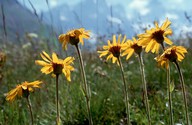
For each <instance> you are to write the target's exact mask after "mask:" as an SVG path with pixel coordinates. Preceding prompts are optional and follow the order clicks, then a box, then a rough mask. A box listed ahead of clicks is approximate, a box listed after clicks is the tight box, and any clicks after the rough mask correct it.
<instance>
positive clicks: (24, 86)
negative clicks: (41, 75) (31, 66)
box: [6, 81, 42, 102]
mask: <svg viewBox="0 0 192 125" xmlns="http://www.w3.org/2000/svg"><path fill="white" fill-rule="evenodd" d="M41 83H42V81H34V82H27V81H25V82H23V83H21V84H19V85H17V86H16V88H14V89H12V90H11V91H10V92H9V93H8V94H7V97H6V100H7V101H9V102H12V101H14V100H15V98H16V96H19V97H21V96H24V97H28V96H29V92H33V91H34V88H40V86H39V85H40V84H41Z"/></svg>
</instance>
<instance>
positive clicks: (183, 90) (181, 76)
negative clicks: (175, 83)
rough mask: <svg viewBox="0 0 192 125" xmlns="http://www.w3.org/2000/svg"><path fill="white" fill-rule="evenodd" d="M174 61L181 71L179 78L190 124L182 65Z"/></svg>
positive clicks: (187, 119)
mask: <svg viewBox="0 0 192 125" xmlns="http://www.w3.org/2000/svg"><path fill="white" fill-rule="evenodd" d="M174 63H175V65H176V67H177V70H178V73H179V79H180V82H181V87H182V92H183V100H184V106H185V119H186V122H187V125H189V114H188V106H187V97H186V90H185V83H184V79H183V74H182V73H181V70H180V67H179V64H178V63H177V61H175V62H174Z"/></svg>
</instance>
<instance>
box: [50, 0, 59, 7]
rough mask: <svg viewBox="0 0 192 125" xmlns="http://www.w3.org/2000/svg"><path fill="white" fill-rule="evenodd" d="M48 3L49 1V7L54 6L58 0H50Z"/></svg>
mask: <svg viewBox="0 0 192 125" xmlns="http://www.w3.org/2000/svg"><path fill="white" fill-rule="evenodd" d="M49 3H50V6H51V7H55V6H57V4H58V1H57V0H51V1H50V2H49Z"/></svg>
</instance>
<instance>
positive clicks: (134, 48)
mask: <svg viewBox="0 0 192 125" xmlns="http://www.w3.org/2000/svg"><path fill="white" fill-rule="evenodd" d="M122 50H125V51H124V52H123V54H122V56H125V55H127V57H126V60H128V59H129V58H130V57H131V56H132V55H133V53H134V52H135V53H136V54H138V55H140V53H141V51H142V46H139V45H138V40H136V39H135V37H133V41H132V40H127V41H126V42H125V44H124V45H123V47H122Z"/></svg>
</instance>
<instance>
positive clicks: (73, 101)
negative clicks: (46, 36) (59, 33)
mask: <svg viewBox="0 0 192 125" xmlns="http://www.w3.org/2000/svg"><path fill="white" fill-rule="evenodd" d="M33 42H34V41H33ZM85 44H86V43H85ZM51 46H52V47H51ZM69 46H70V45H69ZM42 50H45V51H46V52H47V53H49V54H51V53H52V52H53V51H56V52H57V54H58V55H59V57H60V58H64V57H66V56H69V53H70V56H74V57H75V58H76V60H75V64H74V67H75V71H74V72H72V74H71V82H67V80H66V78H65V77H64V75H61V76H60V79H59V86H60V87H59V100H60V111H61V120H62V123H64V124H66V125H67V124H69V125H78V124H88V119H87V112H86V107H85V105H86V104H85V103H86V102H85V98H84V95H83V93H82V89H81V87H80V85H82V84H80V82H81V74H80V70H79V63H78V60H77V56H76V54H75V52H76V51H75V50H74V48H72V49H70V50H68V51H67V52H66V51H62V50H61V46H60V44H59V42H55V43H54V42H49V43H48V42H46V40H43V39H40V40H36V41H35V44H32V42H28V41H22V42H20V43H18V44H13V43H8V42H7V43H6V45H3V46H1V51H2V52H4V53H6V63H5V64H4V65H3V66H2V67H1V69H0V70H1V73H2V74H3V78H2V80H1V81H0V125H21V124H22V125H27V124H29V122H30V114H29V112H28V108H27V102H26V100H25V99H16V100H15V101H14V102H12V103H8V102H7V101H6V100H5V97H6V93H7V92H8V91H10V90H11V89H12V88H14V87H15V86H16V85H17V84H18V83H20V82H23V81H34V80H42V81H43V82H44V84H42V87H41V89H37V90H36V91H35V92H34V93H32V94H31V95H30V99H31V103H32V109H33V114H34V123H35V124H37V125H53V124H55V118H56V117H55V116H56V109H55V105H56V98H55V79H54V78H51V77H50V76H47V75H44V74H42V73H41V72H40V67H39V66H37V65H35V60H37V59H40V56H39V53H41V51H42ZM71 53H72V54H71ZM82 55H83V59H84V64H85V71H86V76H87V81H88V84H89V85H90V86H91V114H92V119H93V123H94V124H96V125H116V124H120V123H124V122H125V118H126V112H125V111H126V110H125V104H124V102H123V99H124V96H123V92H122V90H123V89H122V87H123V83H122V80H121V72H120V69H119V67H118V66H117V65H113V64H111V62H105V60H102V59H100V58H99V57H98V54H97V53H96V52H92V53H91V52H83V53H82ZM191 56H192V51H191V49H188V53H187V54H186V57H185V59H184V60H183V61H182V62H181V63H180V65H181V67H182V72H183V76H184V80H185V84H186V90H187V99H188V106H189V116H190V118H192V105H190V104H191V103H192V102H191V100H192V92H191V90H192V84H191V81H192V77H191V75H192V70H190V69H192V64H191ZM154 58H155V55H152V54H146V53H143V59H144V64H145V73H146V81H147V85H148V88H147V89H148V98H149V103H150V110H151V120H152V124H153V125H154V124H157V125H161V124H162V125H163V124H165V125H167V124H169V108H168V105H167V104H168V93H167V84H166V70H165V69H163V68H158V67H157V63H156V61H155V60H154ZM122 62H123V66H124V71H125V79H127V81H128V85H129V86H128V92H129V96H130V97H129V98H130V101H129V102H130V119H131V123H132V124H133V125H142V124H144V125H145V124H147V123H148V122H147V116H146V111H145V106H144V91H143V90H142V87H143V85H142V82H141V75H140V69H139V61H138V57H137V58H134V57H131V58H130V60H129V61H126V60H125V59H124V58H122ZM178 78H179V75H178V73H177V70H176V68H175V66H174V65H172V64H171V81H173V83H174V85H175V88H174V90H173V92H172V101H173V115H174V122H175V123H181V124H184V123H185V122H184V121H185V115H184V110H183V107H182V103H183V98H182V90H181V84H180V82H179V79H178Z"/></svg>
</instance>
